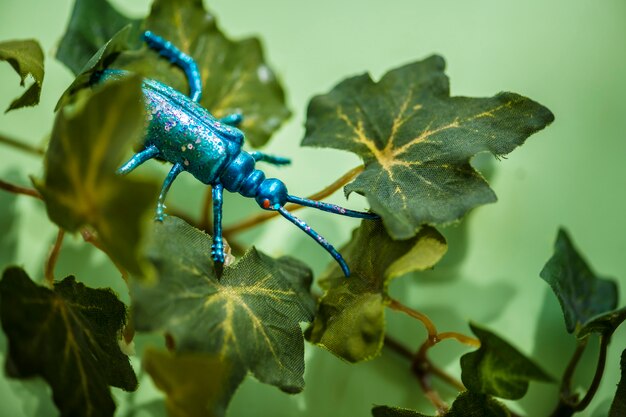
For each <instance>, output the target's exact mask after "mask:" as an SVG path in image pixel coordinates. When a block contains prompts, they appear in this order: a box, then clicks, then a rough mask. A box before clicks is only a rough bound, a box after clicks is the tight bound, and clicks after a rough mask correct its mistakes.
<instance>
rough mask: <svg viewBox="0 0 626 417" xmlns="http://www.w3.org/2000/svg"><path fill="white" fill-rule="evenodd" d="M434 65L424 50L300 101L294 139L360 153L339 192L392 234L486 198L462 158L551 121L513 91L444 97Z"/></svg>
mask: <svg viewBox="0 0 626 417" xmlns="http://www.w3.org/2000/svg"><path fill="white" fill-rule="evenodd" d="M444 66H445V63H444V60H443V58H441V57H439V56H433V57H430V58H427V59H425V60H423V61H418V62H415V63H412V64H408V65H405V66H402V67H400V68H397V69H394V70H392V71H389V72H388V73H387V74H385V75H384V76H383V77H382V79H381V80H380V81H379V82H378V83H376V82H374V81H373V80H372V79H371V78H370V76H369V75H367V74H363V75H359V76H356V77H352V78H348V79H346V80H344V81H342V82H341V83H339V84H338V85H337V86H335V87H334V88H333V89H332V90H331V91H330V92H329V93H327V94H324V95H320V96H317V97H314V98H313V99H312V100H311V102H310V103H309V108H308V112H307V121H306V134H305V137H304V139H303V141H302V144H303V145H305V146H319V147H331V148H337V149H342V150H347V151H350V152H354V153H356V154H357V155H359V156H360V157H361V158H363V160H364V162H365V170H364V171H363V172H362V173H361V174H360V175H359V176H358V177H357V178H356V179H355V181H354V182H352V183H350V184H348V185H347V186H346V187H345V192H346V195H349V194H350V193H352V192H357V193H359V194H362V195H364V196H365V197H367V199H368V201H369V203H370V206H371V209H372V211H373V212H375V213H377V214H379V215H380V216H381V217H382V218H383V221H384V223H385V227H386V228H387V230H388V231H389V233H390V234H391V236H392V237H393V238H394V239H407V238H409V237H411V236H413V235H415V233H416V232H417V231H418V230H419V228H420V226H421V225H423V224H445V223H450V222H452V221H454V220H457V219H459V218H460V217H461V216H463V215H464V214H465V213H466V212H467V211H468V210H470V209H471V208H473V207H476V206H478V205H481V204H486V203H490V202H494V201H495V200H496V197H495V194H494V192H493V191H492V190H491V189H490V188H489V186H488V184H487V183H486V181H485V180H484V178H483V177H482V176H481V175H480V174H479V173H478V172H477V171H476V170H474V168H473V167H472V166H471V165H470V159H471V158H472V157H473V156H474V155H476V154H477V153H479V152H491V153H492V154H494V155H496V156H497V157H500V156H504V155H506V154H508V153H509V152H511V151H512V150H513V149H515V148H516V147H518V146H520V145H522V144H523V143H524V141H525V140H526V138H528V137H529V136H530V135H532V134H533V133H535V132H537V131H539V130H541V129H543V128H544V127H545V126H547V125H548V124H549V123H551V122H552V120H553V119H554V116H553V115H552V113H551V112H550V111H549V110H548V109H547V108H545V107H543V106H541V105H540V104H538V103H536V102H534V101H532V100H530V99H528V98H526V97H523V96H520V95H518V94H514V93H500V94H497V95H495V96H493V97H491V98H469V97H450V88H449V83H448V78H447V77H446V75H445V74H444Z"/></svg>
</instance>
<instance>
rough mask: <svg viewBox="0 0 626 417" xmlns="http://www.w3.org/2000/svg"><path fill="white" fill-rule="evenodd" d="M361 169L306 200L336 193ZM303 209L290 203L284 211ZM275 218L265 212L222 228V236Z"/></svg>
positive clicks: (276, 214) (268, 212)
mask: <svg viewBox="0 0 626 417" xmlns="http://www.w3.org/2000/svg"><path fill="white" fill-rule="evenodd" d="M363 169H364V166H363V165H359V166H358V167H356V168H352V169H351V170H350V171H348V172H346V173H345V174H344V175H343V176H342V177H341V178H339V179H337V181H335V182H333V183H332V184H330V185H329V186H328V187H326V188H324V189H323V190H321V191H319V192H317V193H315V194H311V195H310V196H308V197H307V198H308V199H309V200H315V201H318V200H321V199H323V198H326V197H328V196H330V195H332V194H333V193H334V192H335V191H337V190H338V189H340V188H341V187H343V186H344V185H346V184H347V183H349V182H350V181H352V180H353V179H354V177H356V176H357V175H358V174H360V173H361V172H362V171H363ZM303 207H304V206H300V205H298V204H291V203H290V204H287V205H285V210H287V211H290V212H291V211H296V210H300V209H301V208H303ZM276 216H278V212H277V211H265V212H263V213H260V214H258V215H256V216H253V217H251V218H249V219H247V220H244V221H242V222H240V223H236V224H234V225H232V226H229V227H226V228H224V235H225V236H228V235H233V234H235V233H239V232H242V231H244V230H247V229H250V228H251V227H254V226H256V225H259V224H261V223H263V222H265V221H267V220H269V219H272V218H274V217H276Z"/></svg>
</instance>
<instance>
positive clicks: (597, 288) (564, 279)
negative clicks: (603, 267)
mask: <svg viewBox="0 0 626 417" xmlns="http://www.w3.org/2000/svg"><path fill="white" fill-rule="evenodd" d="M540 276H541V278H543V279H544V280H545V281H546V282H547V283H548V284H550V287H552V291H554V294H555V295H556V296H557V298H558V299H559V303H560V304H561V309H562V310H563V315H564V316H565V326H566V327H567V331H568V332H569V333H575V334H576V336H577V337H579V338H581V337H583V336H584V335H587V334H588V333H589V332H588V331H583V329H584V327H585V326H586V324H587V323H588V322H590V321H591V320H592V319H593V320H594V321H595V324H594V328H596V325H597V324H598V321H597V319H598V317H597V316H599V315H603V314H605V313H609V315H612V314H613V312H612V310H614V309H615V308H616V307H617V297H618V293H617V284H616V283H615V281H614V280H612V279H606V278H599V277H598V276H597V275H596V274H595V273H594V272H593V271H592V270H591V268H590V267H589V266H588V265H587V263H586V262H585V260H584V259H583V258H582V257H581V256H580V254H579V253H578V251H577V250H576V248H575V247H574V245H573V243H572V241H571V239H570V238H569V235H568V234H567V232H566V231H565V230H564V229H560V230H559V234H558V236H557V239H556V243H555V245H554V255H553V256H552V258H550V260H548V262H547V263H546V265H545V266H544V267H543V270H542V271H541V273H540ZM607 320H609V321H611V320H610V319H608V318H607ZM621 320H622V321H623V317H622V319H621ZM617 324H619V323H617Z"/></svg>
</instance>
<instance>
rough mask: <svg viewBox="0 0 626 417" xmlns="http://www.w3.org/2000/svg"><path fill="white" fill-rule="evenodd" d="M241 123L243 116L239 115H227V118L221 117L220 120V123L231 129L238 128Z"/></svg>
mask: <svg viewBox="0 0 626 417" xmlns="http://www.w3.org/2000/svg"><path fill="white" fill-rule="evenodd" d="M242 121H243V115H242V114H241V113H233V114H229V115H228V116H226V117H222V118H221V119H220V123H224V124H225V125H228V126H233V127H237V126H239V125H240V124H241V122H242Z"/></svg>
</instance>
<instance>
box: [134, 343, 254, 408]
mask: <svg viewBox="0 0 626 417" xmlns="http://www.w3.org/2000/svg"><path fill="white" fill-rule="evenodd" d="M143 367H144V369H145V370H146V372H148V374H150V376H151V377H152V380H153V381H154V383H155V385H156V386H157V387H158V388H159V389H160V390H161V391H163V392H164V393H165V394H166V395H167V400H166V406H167V411H168V413H169V415H170V416H171V417H221V416H223V415H224V414H225V412H226V406H227V405H228V401H229V400H230V398H231V397H232V395H233V393H234V391H235V389H236V388H237V386H238V385H239V384H240V383H241V381H242V380H243V378H244V377H245V373H244V372H235V373H233V372H231V369H230V367H229V366H228V364H227V363H226V362H224V361H222V360H220V358H219V357H217V356H209V355H206V354H201V353H187V354H182V355H173V354H170V353H169V352H163V351H159V350H155V349H148V350H147V351H146V352H145V353H144V356H143Z"/></svg>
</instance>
